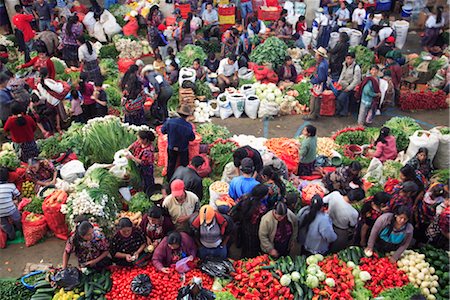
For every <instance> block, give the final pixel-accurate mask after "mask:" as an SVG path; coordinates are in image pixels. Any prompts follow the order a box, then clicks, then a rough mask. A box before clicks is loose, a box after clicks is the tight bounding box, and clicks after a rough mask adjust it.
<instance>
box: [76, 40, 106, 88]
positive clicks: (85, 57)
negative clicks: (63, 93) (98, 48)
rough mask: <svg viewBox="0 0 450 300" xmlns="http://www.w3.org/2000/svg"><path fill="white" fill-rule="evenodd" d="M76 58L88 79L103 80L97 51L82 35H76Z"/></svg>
mask: <svg viewBox="0 0 450 300" xmlns="http://www.w3.org/2000/svg"><path fill="white" fill-rule="evenodd" d="M78 45H79V46H80V47H79V48H78V59H79V60H80V63H81V64H80V69H81V70H82V72H84V73H86V74H87V76H88V81H92V82H96V81H100V80H101V81H103V76H102V73H101V72H100V66H99V65H98V59H97V53H96V52H95V50H94V48H93V45H92V43H91V42H90V41H87V40H86V38H85V37H84V36H83V35H80V36H79V37H78Z"/></svg>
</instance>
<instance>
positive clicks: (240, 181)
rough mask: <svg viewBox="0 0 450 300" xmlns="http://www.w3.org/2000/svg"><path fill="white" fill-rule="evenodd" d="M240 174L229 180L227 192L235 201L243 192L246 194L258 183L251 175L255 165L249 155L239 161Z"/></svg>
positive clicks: (253, 172)
mask: <svg viewBox="0 0 450 300" xmlns="http://www.w3.org/2000/svg"><path fill="white" fill-rule="evenodd" d="M239 170H240V171H241V174H242V175H241V176H238V177H235V178H233V179H232V180H231V182H230V188H229V190H228V194H229V195H230V197H231V198H233V199H234V200H235V201H236V200H238V199H239V198H240V197H242V196H243V195H245V194H248V193H250V192H251V191H252V189H253V188H254V187H255V186H257V185H258V184H259V182H258V181H257V180H256V179H255V178H254V177H253V175H254V174H255V165H254V164H253V160H252V159H251V158H249V157H246V158H244V159H243V160H242V161H241V165H240V167H239Z"/></svg>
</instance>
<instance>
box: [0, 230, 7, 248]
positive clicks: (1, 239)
mask: <svg viewBox="0 0 450 300" xmlns="http://www.w3.org/2000/svg"><path fill="white" fill-rule="evenodd" d="M7 240H8V236H7V235H6V232H4V231H3V230H2V229H1V228H0V249H4V248H6V242H7Z"/></svg>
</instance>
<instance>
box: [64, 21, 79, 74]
mask: <svg viewBox="0 0 450 300" xmlns="http://www.w3.org/2000/svg"><path fill="white" fill-rule="evenodd" d="M82 33H83V24H81V23H80V21H79V19H78V16H77V15H73V16H70V17H69V19H68V20H67V23H66V24H64V25H63V27H62V30H61V38H62V45H63V49H62V58H63V60H64V61H65V62H66V64H67V66H69V67H78V65H79V61H78V43H77V39H78V37H79V36H80V35H81V34H82Z"/></svg>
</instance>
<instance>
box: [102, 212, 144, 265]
mask: <svg viewBox="0 0 450 300" xmlns="http://www.w3.org/2000/svg"><path fill="white" fill-rule="evenodd" d="M117 227H118V231H117V233H116V234H115V235H114V237H113V238H112V240H111V248H110V253H111V256H112V258H113V262H115V263H116V264H117V265H119V266H127V267H131V266H138V267H142V266H145V265H146V264H147V262H148V259H149V255H148V254H147V253H145V252H144V249H145V247H146V246H147V243H146V238H145V236H144V233H143V232H142V231H141V229H140V228H136V227H133V223H132V222H131V220H130V219H129V218H121V219H120V220H119V224H118V226H117Z"/></svg>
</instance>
